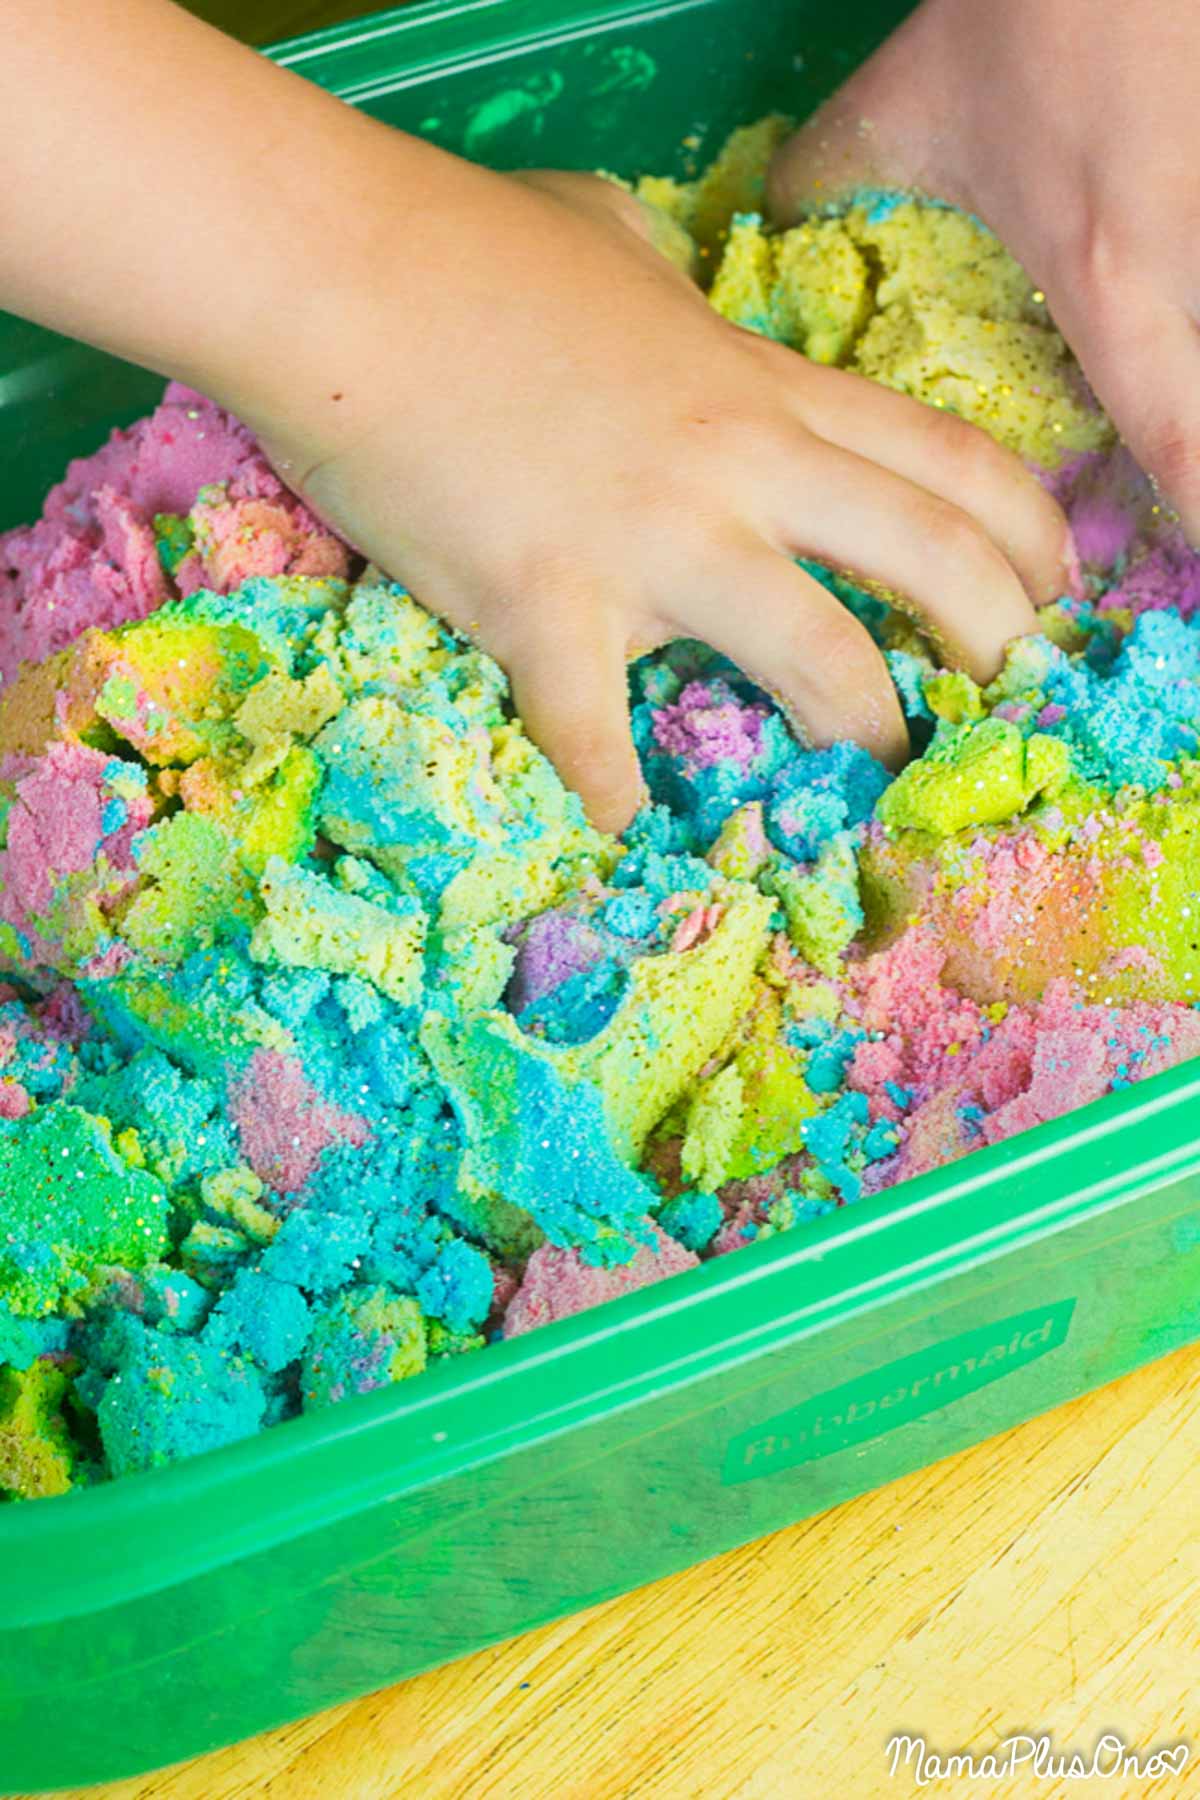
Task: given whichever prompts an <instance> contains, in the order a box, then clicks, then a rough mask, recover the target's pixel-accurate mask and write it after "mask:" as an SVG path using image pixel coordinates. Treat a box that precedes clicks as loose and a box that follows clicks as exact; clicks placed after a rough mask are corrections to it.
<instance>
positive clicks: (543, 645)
mask: <svg viewBox="0 0 1200 1800" xmlns="http://www.w3.org/2000/svg"><path fill="white" fill-rule="evenodd" d="M572 617H573V622H574V624H575V626H576V627H577V628H576V629H574V630H568V631H566V632H564V633H562V634H553V635H550V634H546V635H541V636H539V634H538V633H537V632H534V633H533V634H532V635H531V636H530V639H529V641H528V642H527V643H523V644H522V645H521V647H520V648H519V649H517V650H514V651H513V653H512V654H511V656H510V657H509V658H508V671H509V676H510V679H511V681H512V690H513V700H514V702H515V704H516V708H517V711H518V713H519V714H520V717H521V721H522V723H523V724H524V726H525V729H526V731H527V732H528V733H529V735H530V737H531V738H532V739H533V741H534V743H535V744H537V745H538V746H539V748H540V749H542V750H544V751H545V753H546V755H547V756H548V757H549V758H550V761H551V762H552V763H553V764H554V766H555V768H556V769H557V770H558V773H559V775H560V776H561V777H562V779H563V781H564V782H565V783H566V785H567V786H568V787H569V788H573V789H574V790H575V792H576V793H577V794H578V795H579V796H580V797H581V799H582V800H583V803H584V806H585V807H586V808H587V814H588V817H589V818H590V819H591V821H592V823H593V825H595V826H596V827H597V828H598V829H599V830H600V831H613V832H618V831H624V829H625V827H626V826H627V825H628V823H629V821H630V820H631V819H632V817H633V815H634V813H635V812H636V811H637V809H638V806H639V805H640V804H641V798H642V791H643V783H642V772H641V767H640V765H639V763H638V759H637V752H636V751H635V749H634V747H633V738H632V735H631V733H630V728H629V696H628V688H627V683H626V675H625V646H624V644H623V643H620V642H618V641H617V639H616V637H615V636H614V634H613V633H612V632H611V631H610V630H607V629H606V626H607V624H608V619H607V617H605V616H602V615H601V614H600V613H599V612H598V611H597V612H595V613H592V614H590V615H589V614H588V613H586V612H583V611H582V610H581V611H580V612H579V613H578V614H577V615H572Z"/></svg>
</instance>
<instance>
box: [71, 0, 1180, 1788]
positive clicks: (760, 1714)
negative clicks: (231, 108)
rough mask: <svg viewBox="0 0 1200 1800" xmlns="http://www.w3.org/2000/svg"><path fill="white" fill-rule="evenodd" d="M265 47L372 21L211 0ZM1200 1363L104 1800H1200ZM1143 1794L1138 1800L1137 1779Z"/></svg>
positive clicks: (1166, 1370)
mask: <svg viewBox="0 0 1200 1800" xmlns="http://www.w3.org/2000/svg"><path fill="white" fill-rule="evenodd" d="M193 10H194V11H197V12H200V13H202V14H204V15H205V16H206V17H207V18H209V19H211V20H212V21H213V22H214V23H215V24H219V25H222V26H223V27H225V28H226V29H228V30H236V31H237V32H238V33H239V34H240V35H242V36H244V37H246V38H249V39H251V40H252V41H256V42H263V41H265V40H267V39H270V38H274V37H281V36H284V35H289V34H291V33H293V32H298V31H305V30H309V29H311V28H312V27H314V26H317V25H322V24H329V23H332V22H333V21H334V20H336V19H340V18H348V17H352V16H353V15H354V14H355V13H357V12H360V11H363V10H366V8H365V6H364V5H362V4H357V3H356V0H341V3H340V4H339V3H338V0H193ZM1198 1470H1200V1346H1197V1347H1196V1348H1194V1349H1192V1350H1188V1351H1181V1352H1179V1353H1178V1354H1177V1355H1175V1356H1172V1357H1169V1358H1167V1359H1166V1360H1164V1361H1162V1362H1159V1363H1155V1364H1153V1365H1152V1366H1151V1367H1150V1368H1148V1369H1145V1370H1142V1371H1141V1372H1139V1373H1138V1374H1136V1375H1132V1376H1129V1377H1127V1378H1126V1379H1125V1380H1124V1381H1120V1382H1117V1383H1115V1384H1114V1385H1113V1386H1111V1387H1108V1388H1104V1389H1102V1390H1101V1391H1100V1392H1099V1393H1096V1394H1093V1395H1090V1396H1088V1397H1086V1398H1085V1399H1082V1400H1079V1401H1076V1402H1075V1403H1074V1404H1073V1405H1071V1406H1066V1407H1062V1408H1060V1409H1059V1410H1058V1411H1057V1412H1054V1413H1050V1414H1048V1415H1047V1416H1046V1417H1045V1418H1042V1419H1035V1420H1033V1421H1032V1422H1031V1423H1029V1424H1027V1425H1023V1426H1021V1427H1020V1428H1019V1429H1018V1430H1016V1431H1012V1432H1009V1433H1008V1434H1007V1435H1006V1436H1004V1437H1001V1438H995V1439H993V1440H992V1441H991V1442H990V1443H986V1444H982V1445H980V1446H979V1447H978V1448H976V1449H974V1450H970V1451H967V1452H965V1453H964V1454H962V1455H960V1456H956V1457H952V1458H951V1459H950V1460H949V1461H947V1462H943V1463H938V1464H937V1465H936V1466H935V1467H933V1468H932V1469H927V1470H924V1471H922V1472H921V1473H919V1474H917V1475H913V1476H910V1477H909V1478H908V1479H907V1480H905V1481H901V1482H898V1483H896V1484H895V1485H894V1486H892V1487H889V1488H885V1489H883V1490H881V1491H880V1492H878V1493H875V1494H868V1495H866V1496H864V1498H862V1499H860V1500H855V1501H852V1502H850V1503H849V1504H847V1505H845V1506H840V1507H838V1508H836V1509H835V1510H834V1511H833V1512H830V1513H826V1514H825V1515H824V1516H823V1517H821V1518H819V1519H813V1520H810V1521H808V1522H807V1523H806V1524H802V1525H797V1526H795V1527H793V1529H792V1530H790V1531H783V1532H780V1533H778V1534H777V1535H776V1536H775V1537H772V1538H767V1539H764V1540H763V1541H761V1542H759V1543H756V1544H750V1545H748V1546H747V1548H745V1549H744V1550H736V1551H733V1552H731V1553H730V1554H729V1555H728V1556H723V1557H719V1558H718V1559H717V1560H716V1561H715V1562H711V1563H705V1564H704V1565H703V1566H702V1567H700V1568H698V1569H693V1570H691V1571H689V1572H688V1573H686V1574H683V1575H677V1576H674V1577H673V1578H672V1579H670V1580H668V1581H662V1582H658V1583H657V1584H656V1585H655V1586H653V1587H649V1588H644V1589H642V1590H641V1591H639V1592H638V1593H635V1594H631V1595H629V1596H628V1597H627V1598H625V1599H624V1600H617V1601H612V1602H610V1603H609V1604H608V1605H605V1606H600V1607H595V1608H593V1609H592V1610H591V1611H590V1612H586V1613H581V1614H578V1615H577V1616H576V1617H574V1618H572V1619H566V1620H564V1621H563V1622H562V1623H561V1624H558V1625H549V1626H546V1627H544V1628H543V1629H542V1630H540V1631H535V1632H532V1633H531V1634H530V1635H529V1636H527V1637H523V1638H519V1639H517V1640H516V1641H515V1642H513V1643H511V1644H505V1645H503V1646H501V1647H500V1648H498V1649H494V1650H486V1651H483V1652H481V1653H480V1654H479V1655H478V1656H472V1657H468V1658H467V1659H466V1660H465V1661H463V1662H459V1663H454V1664H452V1665H451V1666H450V1667H449V1668H445V1669H441V1670H437V1671H435V1672H434V1673H433V1674H430V1675H423V1676H421V1677H419V1678H418V1679H417V1680H414V1681H409V1682H406V1683H404V1684H403V1685H402V1686H400V1687H395V1688H390V1689H388V1690H386V1691H384V1692H382V1693H379V1694H374V1695H372V1696H370V1697H369V1698H368V1699H365V1700H360V1701H358V1702H357V1703H355V1704H352V1705H349V1706H342V1707H337V1708H335V1709H334V1710H333V1711H331V1712H327V1713H322V1714H320V1715H319V1716H318V1717H316V1718H312V1719H307V1720H305V1721H303V1722H302V1723H301V1724H298V1725H291V1726H288V1727H286V1728H285V1729H283V1730H281V1731H275V1732H271V1733H269V1734H268V1735H267V1736H265V1737H261V1738H256V1739H254V1740H253V1741H252V1742H250V1743H247V1744H243V1745H241V1746H239V1747H238V1748H236V1749H233V1750H225V1751H220V1752H218V1753H217V1754H215V1755H213V1756H209V1757H204V1758H201V1759H199V1760H198V1761H196V1762H192V1763H187V1764H183V1765H180V1766H179V1767H178V1768H176V1769H173V1770H171V1771H169V1772H167V1773H164V1774H160V1775H157V1776H149V1777H145V1778H143V1779H141V1780H136V1781H129V1782H122V1783H119V1784H117V1785H116V1786H109V1787H104V1788H92V1789H87V1790H83V1789H77V1790H73V1794H74V1795H76V1796H80V1795H83V1794H84V1793H85V1792H86V1793H87V1795H88V1796H89V1800H248V1797H249V1796H253V1795H268V1794H269V1795H271V1796H274V1797H276V1800H641V1797H645V1800H732V1797H733V1796H738V1797H739V1800H815V1797H816V1796H826V1795H828V1796H831V1797H832V1800H873V1797H874V1796H876V1795H879V1796H881V1797H882V1796H889V1797H890V1800H906V1797H907V1796H908V1795H910V1794H916V1793H918V1792H920V1793H930V1794H953V1795H956V1796H962V1797H963V1800H966V1797H967V1796H970V1800H977V1796H980V1795H983V1794H987V1795H989V1796H990V1795H996V1796H997V1797H998V1800H1008V1797H1009V1796H1014V1795H1024V1794H1029V1795H1034V1794H1036V1795H1038V1796H1044V1797H1045V1800H1059V1796H1060V1795H1062V1794H1063V1793H1065V1792H1070V1793H1072V1794H1080V1795H1086V1794H1089V1793H1103V1794H1104V1795H1106V1796H1107V1797H1108V1800H1132V1796H1134V1795H1141V1794H1142V1793H1144V1792H1150V1793H1154V1794H1159V1793H1161V1794H1163V1795H1164V1796H1169V1797H1170V1800H1184V1797H1185V1796H1193V1795H1200V1547H1198V1541H1197V1515H1198V1507H1197V1501H1198V1498H1200V1483H1198V1480H1197V1472H1198ZM1039 1728H1040V1729H1044V1730H1046V1731H1049V1732H1051V1733H1053V1736H1054V1739H1055V1742H1056V1744H1057V1745H1058V1746H1063V1745H1069V1746H1071V1747H1074V1746H1076V1745H1081V1746H1086V1747H1088V1748H1089V1749H1090V1746H1091V1744H1092V1743H1093V1742H1094V1740H1095V1738H1096V1736H1097V1735H1098V1734H1099V1733H1100V1731H1102V1730H1104V1729H1111V1730H1114V1731H1117V1732H1120V1733H1121V1734H1122V1736H1123V1737H1124V1739H1125V1740H1126V1742H1127V1743H1128V1744H1129V1745H1130V1746H1131V1747H1134V1746H1139V1745H1140V1746H1150V1745H1152V1744H1154V1743H1156V1742H1173V1741H1175V1740H1178V1739H1180V1738H1187V1737H1190V1738H1191V1739H1192V1740H1193V1741H1194V1743H1195V1745H1196V1750H1195V1755H1194V1759H1193V1761H1192V1762H1191V1764H1190V1765H1189V1767H1188V1768H1187V1769H1186V1770H1185V1772H1184V1774H1183V1775H1182V1776H1181V1777H1180V1778H1179V1779H1177V1780H1175V1779H1171V1778H1164V1779H1163V1780H1162V1781H1161V1782H1158V1783H1155V1784H1154V1786H1153V1788H1146V1787H1145V1786H1144V1784H1143V1783H1141V1782H1138V1781H1137V1780H1136V1779H1135V1778H1132V1777H1129V1778H1124V1779H1123V1780H1116V1781H1113V1780H1101V1781H1091V1782H1086V1783H1081V1782H1073V1783H1070V1784H1069V1786H1067V1787H1060V1786H1058V1785H1056V1784H1055V1783H1054V1782H1052V1781H1051V1782H1045V1781H1030V1780H1022V1779H1021V1778H1016V1779H1014V1780H1011V1781H1000V1782H997V1783H995V1784H992V1783H990V1782H989V1783H988V1784H987V1785H986V1786H981V1785H979V1784H977V1783H974V1782H972V1781H971V1780H970V1779H969V1778H966V1779H964V1780H951V1781H949V1782H935V1783H932V1784H930V1785H928V1786H926V1787H921V1788H919V1787H918V1786H917V1785H916V1782H915V1780H914V1779H913V1777H912V1773H911V1771H908V1772H906V1771H905V1770H904V1769H901V1771H900V1772H899V1773H898V1774H897V1775H896V1776H895V1777H894V1778H893V1777H891V1776H890V1775H889V1773H888V1762H889V1759H888V1756H887V1753H886V1749H885V1746H886V1744H887V1741H888V1739H889V1738H890V1736H891V1735H892V1733H893V1732H895V1731H899V1730H908V1731H910V1732H912V1733H920V1734H922V1735H923V1736H924V1737H925V1739H926V1740H927V1742H928V1743H929V1744H930V1745H931V1746H937V1747H939V1748H942V1749H956V1748H962V1749H969V1748H974V1749H975V1751H976V1753H977V1754H979V1755H982V1753H983V1752H984V1751H985V1750H986V1749H987V1748H988V1747H989V1746H990V1745H992V1744H993V1743H994V1741H995V1740H996V1738H997V1737H998V1736H1002V1735H1003V1734H1004V1733H1006V1732H1009V1731H1016V1730H1021V1729H1031V1730H1036V1729H1039ZM1130 1781H1131V1782H1132V1783H1133V1785H1127V1783H1128V1782H1130Z"/></svg>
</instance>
